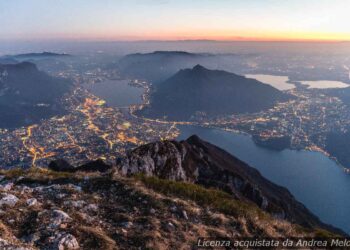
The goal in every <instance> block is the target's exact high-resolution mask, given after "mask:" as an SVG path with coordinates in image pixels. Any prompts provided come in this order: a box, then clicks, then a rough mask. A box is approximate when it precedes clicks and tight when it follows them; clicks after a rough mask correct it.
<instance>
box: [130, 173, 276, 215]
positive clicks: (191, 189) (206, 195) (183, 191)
mask: <svg viewBox="0 0 350 250" xmlns="http://www.w3.org/2000/svg"><path fill="white" fill-rule="evenodd" d="M135 178H136V179H137V180H140V181H141V182H142V183H143V184H144V185H145V186H146V187H148V188H150V189H152V190H154V191H157V192H159V193H162V194H164V195H173V196H177V197H180V198H184V199H189V200H192V201H194V202H196V203H197V204H199V205H201V206H208V207H210V208H212V209H215V210H217V211H219V212H221V213H224V214H227V215H232V216H235V217H238V216H245V217H250V218H255V217H256V216H258V218H259V219H268V218H269V215H268V214H266V213H265V212H263V211H262V210H261V209H260V208H258V207H257V206H256V205H254V204H248V203H244V202H241V201H238V200H235V199H233V198H232V196H231V195H230V194H228V193H226V192H223V191H220V190H217V189H207V188H204V187H202V186H200V185H196V184H192V183H186V182H177V181H170V180H165V179H159V178H157V177H146V176H144V175H136V176H135Z"/></svg>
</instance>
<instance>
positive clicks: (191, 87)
mask: <svg viewBox="0 0 350 250" xmlns="http://www.w3.org/2000/svg"><path fill="white" fill-rule="evenodd" d="M289 98H291V97H290V96H288V95H286V94H284V93H282V92H281V91H279V90H277V89H275V88H273V87H271V86H270V85H267V84H264V83H261V82H259V81H257V80H254V79H248V78H245V77H244V76H239V75H236V74H233V73H229V72H226V71H221V70H209V69H206V68H204V67H202V66H200V65H197V66H195V67H194V68H192V69H185V70H180V71H179V72H178V73H176V74H175V75H174V76H172V77H171V78H169V79H168V80H166V81H164V82H162V83H160V84H158V85H157V87H156V88H155V90H154V93H153V94H152V96H151V105H150V106H149V107H146V108H145V109H144V110H143V111H142V112H141V113H142V114H143V115H145V116H149V117H157V118H162V117H167V118H168V119H170V120H187V119H189V118H191V116H193V115H195V114H196V113H199V112H200V113H205V114H206V115H209V116H215V115H221V114H236V113H253V112H259V111H261V110H264V109H268V108H271V107H273V106H274V104H275V103H276V102H278V101H286V100H288V99H289Z"/></svg>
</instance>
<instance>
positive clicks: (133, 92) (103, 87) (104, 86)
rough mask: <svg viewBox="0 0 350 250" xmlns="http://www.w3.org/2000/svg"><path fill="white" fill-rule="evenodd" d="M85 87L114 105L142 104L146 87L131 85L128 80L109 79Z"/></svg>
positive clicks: (110, 104)
mask: <svg viewBox="0 0 350 250" xmlns="http://www.w3.org/2000/svg"><path fill="white" fill-rule="evenodd" d="M84 87H85V88H87V89H88V90H89V91H91V93H93V94H94V95H96V96H98V97H99V98H101V99H103V100H105V101H106V102H107V104H108V105H109V106H112V107H127V106H129V105H132V104H142V98H141V96H142V94H143V92H144V89H143V88H137V87H133V86H130V85H129V81H128V80H107V81H104V82H100V83H95V84H85V85H84Z"/></svg>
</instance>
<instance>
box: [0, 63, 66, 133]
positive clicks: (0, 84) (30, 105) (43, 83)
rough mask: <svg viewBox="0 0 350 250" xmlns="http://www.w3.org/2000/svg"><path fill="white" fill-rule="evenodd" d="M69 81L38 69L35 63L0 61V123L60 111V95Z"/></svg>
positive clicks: (32, 119) (9, 123) (11, 125)
mask: <svg viewBox="0 0 350 250" xmlns="http://www.w3.org/2000/svg"><path fill="white" fill-rule="evenodd" d="M70 86H71V82H70V81H68V80H65V79H60V78H54V77H51V76H49V75H47V74H46V73H44V72H41V71H39V70H38V69H37V67H36V66H35V64H33V63H29V62H23V63H18V64H0V117H1V120H0V127H1V128H15V127H19V126H24V125H27V124H30V123H33V122H36V121H38V120H40V119H43V118H48V117H51V116H54V115H57V114H61V113H63V112H64V110H63V107H62V106H61V104H60V98H61V97H62V96H63V95H64V94H65V93H67V92H68V91H69V89H70Z"/></svg>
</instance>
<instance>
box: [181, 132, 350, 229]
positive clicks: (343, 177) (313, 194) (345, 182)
mask: <svg viewBox="0 0 350 250" xmlns="http://www.w3.org/2000/svg"><path fill="white" fill-rule="evenodd" d="M179 128H180V129H181V132H182V133H181V135H180V138H179V139H186V138H188V137H189V136H190V135H193V134H197V135H198V136H200V137H201V138H203V139H204V140H206V141H209V142H211V143H213V144H215V145H217V146H219V147H221V148H223V149H225V150H226V151H228V152H230V153H232V154H233V155H235V156H236V157H238V158H240V159H241V160H243V161H245V162H246V163H248V164H249V165H250V166H252V167H254V168H256V169H258V170H259V171H260V172H261V173H262V175H263V176H265V177H266V178H267V179H269V180H271V181H273V182H275V183H276V184H279V185H281V186H284V187H287V188H288V189H289V191H290V192H291V193H292V194H293V195H294V196H295V197H296V199H297V200H299V201H301V202H302V203H303V204H304V205H305V206H306V207H308V208H309V209H310V210H311V211H312V212H313V213H314V214H316V215H317V216H318V217H319V218H320V219H321V220H322V221H323V222H325V223H328V224H332V225H334V226H337V227H339V228H342V229H343V230H344V231H346V232H348V233H350V216H349V214H350V199H349V194H350V175H347V174H345V173H344V172H343V171H342V169H341V168H340V167H339V166H338V165H337V164H336V163H335V162H334V161H332V160H330V159H329V158H328V157H326V156H324V155H323V154H321V153H318V152H310V151H296V150H284V151H282V152H277V151H272V150H268V149H265V148H261V147H258V146H256V145H255V143H254V142H253V141H252V139H251V137H250V136H247V135H243V134H235V133H230V132H226V131H222V130H217V129H207V128H200V127H195V126H181V127H179Z"/></svg>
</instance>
